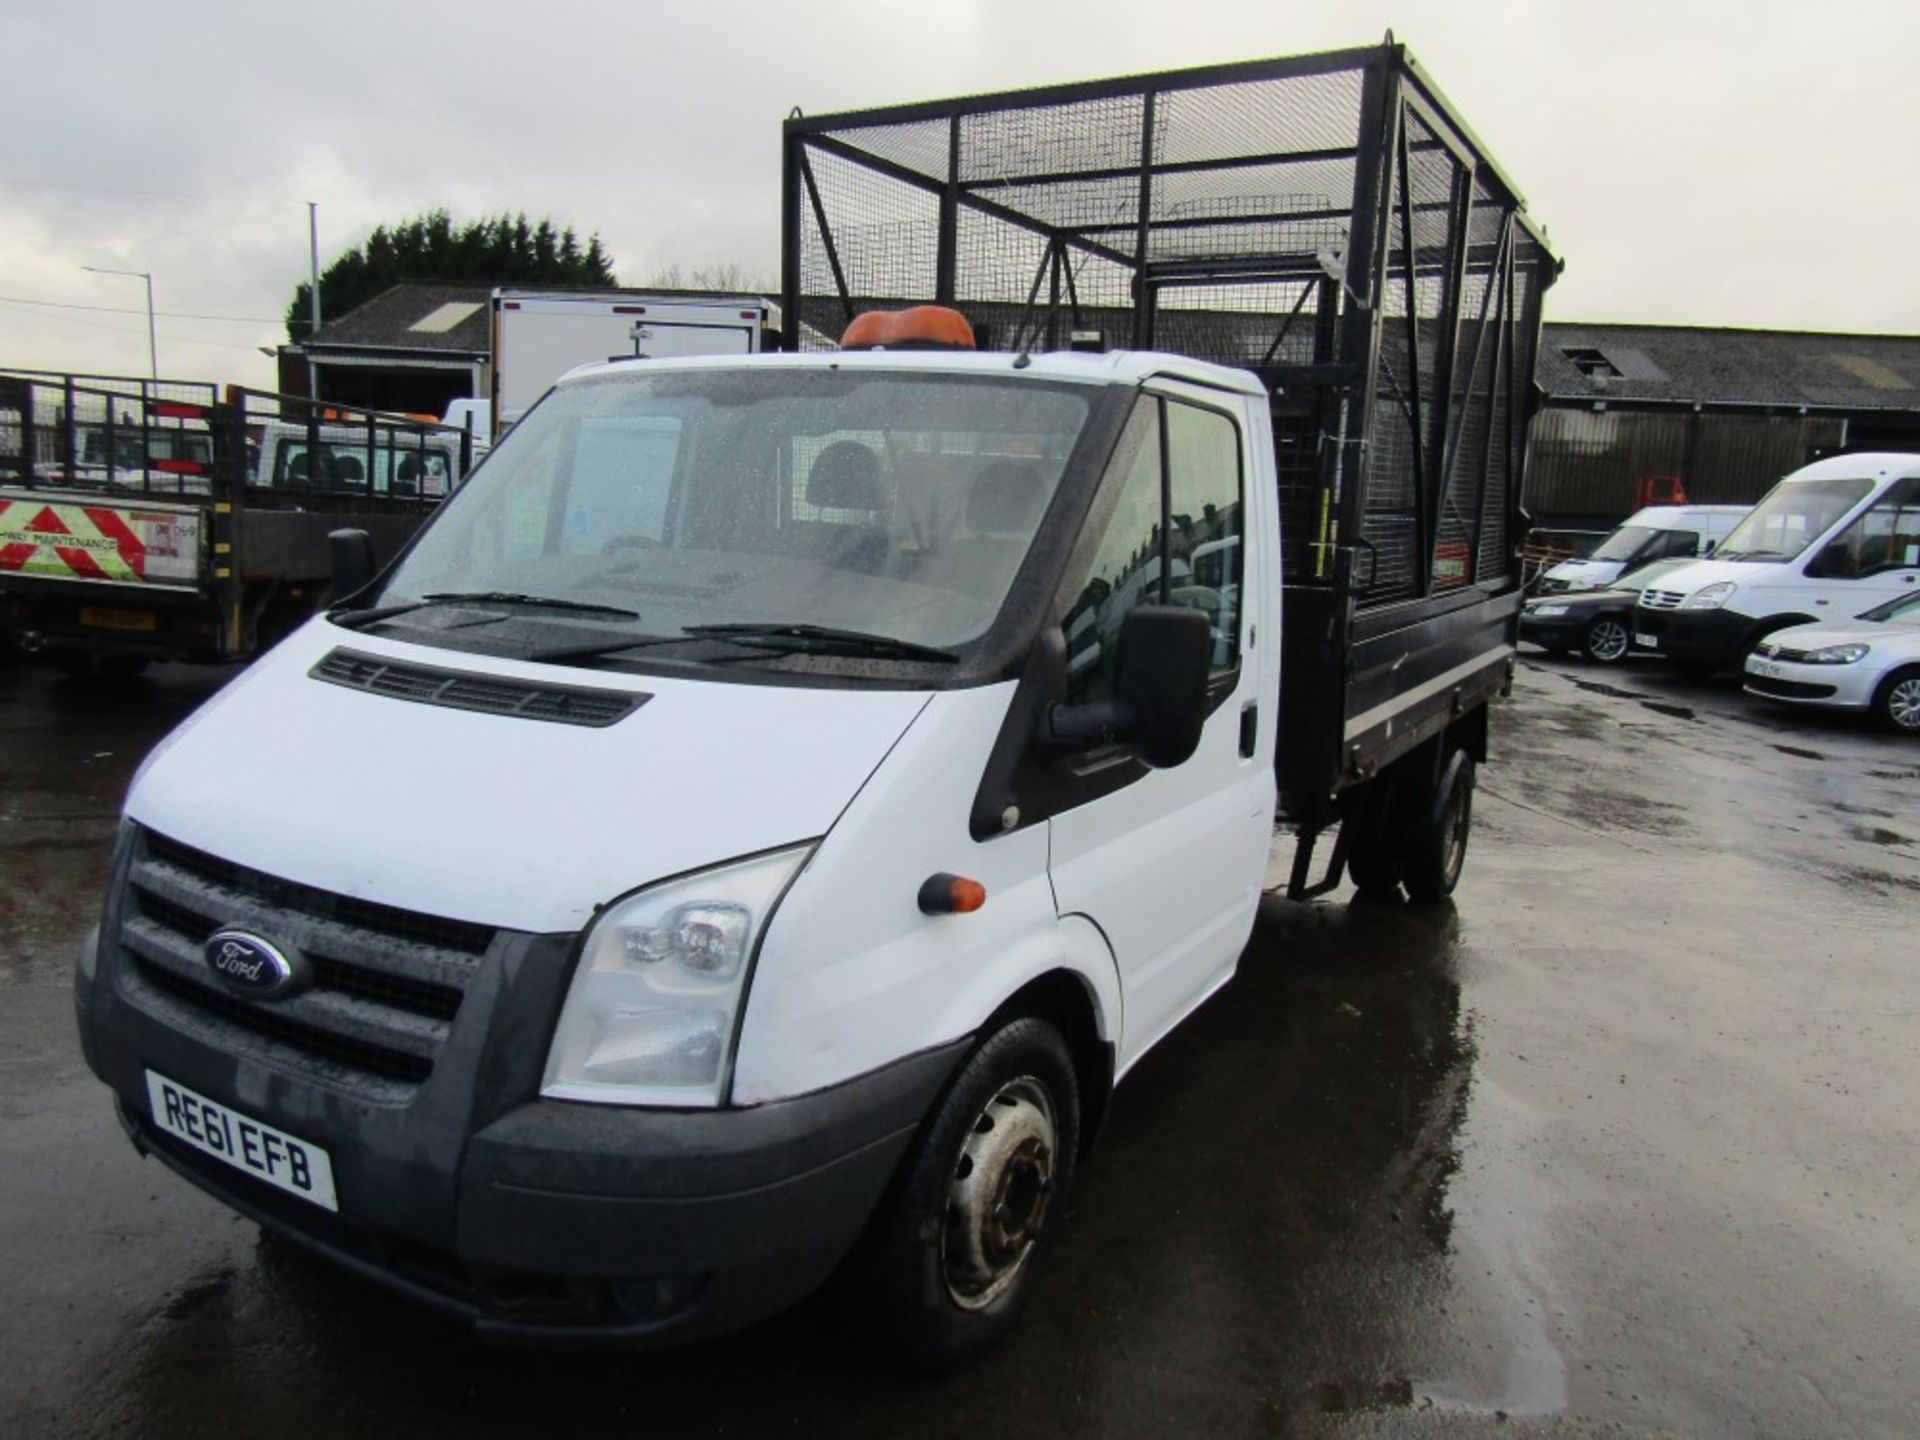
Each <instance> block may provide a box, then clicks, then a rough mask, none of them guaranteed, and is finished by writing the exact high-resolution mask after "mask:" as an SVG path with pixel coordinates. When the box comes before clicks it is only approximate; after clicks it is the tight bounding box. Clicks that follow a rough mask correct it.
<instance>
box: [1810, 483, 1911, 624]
mask: <svg viewBox="0 0 1920 1440" xmlns="http://www.w3.org/2000/svg"><path fill="white" fill-rule="evenodd" d="M1805 573H1806V575H1807V576H1808V578H1809V579H1812V580H1814V581H1815V582H1816V584H1817V587H1818V588H1817V590H1816V592H1815V598H1814V601H1813V604H1814V607H1815V610H1814V613H1815V614H1816V615H1817V616H1818V617H1819V618H1820V619H1821V620H1835V621H1838V620H1847V619H1851V618H1853V617H1854V616H1856V615H1858V614H1860V613H1861V612H1862V611H1863V610H1870V609H1872V608H1873V607H1874V606H1876V605H1883V604H1885V603H1886V602H1887V601H1889V600H1892V599H1894V598H1895V597H1897V596H1902V595H1912V594H1915V593H1917V592H1920V476H1909V477H1908V478H1906V479H1904V480H1900V481H1897V482H1896V483H1894V484H1892V485H1890V486H1888V487H1887V489H1886V491H1885V493H1883V494H1882V495H1881V496H1880V498H1879V499H1878V500H1875V501H1874V502H1873V504H1871V505H1869V506H1868V507H1867V508H1866V509H1865V510H1863V511H1861V512H1860V513H1859V514H1858V515H1856V516H1855V517H1854V518H1853V520H1852V521H1851V522H1850V523H1849V524H1848V525H1847V526H1846V527H1845V528H1844V529H1842V530H1841V531H1840V532H1839V533H1838V534H1837V535H1835V536H1834V537H1833V538H1832V539H1831V540H1829V541H1828V542H1827V543H1826V545H1825V546H1823V547H1822V548H1821V551H1820V553H1819V554H1818V555H1817V556H1816V557H1815V558H1814V560H1813V561H1812V562H1811V563H1809V564H1808V566H1807V567H1806V571H1805Z"/></svg>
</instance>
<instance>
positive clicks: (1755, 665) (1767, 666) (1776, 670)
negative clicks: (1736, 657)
mask: <svg viewBox="0 0 1920 1440" xmlns="http://www.w3.org/2000/svg"><path fill="white" fill-rule="evenodd" d="M1747 673H1748V674H1749V675H1770V676H1772V677H1774V678H1775V679H1778V678H1779V675H1780V667H1779V666H1778V665H1776V664H1774V663H1773V662H1772V661H1771V660H1749V661H1748V662H1747Z"/></svg>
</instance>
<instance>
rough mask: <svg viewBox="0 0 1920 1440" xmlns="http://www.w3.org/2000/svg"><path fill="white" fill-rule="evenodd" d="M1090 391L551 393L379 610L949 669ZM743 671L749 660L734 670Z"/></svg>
mask: <svg viewBox="0 0 1920 1440" xmlns="http://www.w3.org/2000/svg"><path fill="white" fill-rule="evenodd" d="M1090 406H1091V392H1090V391H1089V390H1087V389H1086V388H1085V387H1079V386H1070V385H1058V384H1048V383H1045V382H1038V381H1032V380H1023V381H1019V382H1012V381H1007V380H1001V379H997V378H995V379H989V378H979V379H976V378H974V377H971V376H963V375H955V374H942V375H930V374H924V373H902V372H898V371H881V370H877V369H843V368H835V369H798V368H794V367H784V366H765V367H743V368H735V369H713V370H684V371H672V370H668V371H658V372H652V373H636V372H633V371H626V372H623V373H620V374H615V375H608V376H605V377H597V378H595V379H592V380H587V381H580V382H576V383H574V384H572V385H568V386H566V387H563V388H562V389H559V390H557V391H555V392H553V393H552V394H551V395H550V396H548V398H547V399H546V400H544V401H542V402H541V404H540V405H539V406H538V407H536V408H535V409H534V410H533V411H531V412H529V414H528V415H527V417H526V419H525V420H523V421H522V422H521V423H520V424H519V425H518V426H516V427H515V428H514V430H513V432H512V434H511V435H509V436H508V437H507V438H506V439H505V440H503V441H502V443H501V444H500V445H499V446H498V447H497V448H496V449H495V451H494V452H493V454H492V456H491V457H490V458H489V460H488V462H487V464H486V465H485V466H483V467H481V468H480V469H479V470H478V471H476V472H475V474H474V478H473V479H472V480H471V481H470V482H469V483H468V484H467V485H466V486H465V487H463V488H462V489H461V490H460V491H459V492H458V493H457V494H456V495H455V496H454V498H453V499H452V500H451V501H449V502H448V505H447V507H446V509H445V510H444V511H443V513H442V514H441V515H440V516H439V517H438V518H437V519H436V520H435V521H434V522H433V524H432V525H431V526H430V527H429V528H428V530H427V531H426V532H425V533H424V534H423V535H422V536H421V537H420V540H419V542H418V544H417V545H416V546H415V547H414V549H413V551H412V552H411V553H410V554H409V555H408V556H407V557H406V559H405V560H404V561H403V562H402V563H401V565H400V566H399V567H398V568H397V569H396V571H395V572H394V574H393V577H392V579H391V581H390V583H389V584H388V586H387V589H386V591H385V593H384V594H383V596H382V603H383V604H388V605H391V604H396V603H398V604H405V603H408V602H410V601H415V600H426V599H431V598H433V597H435V596H443V595H448V594H460V595H478V594H482V593H489V594H494V595H501V594H511V595H518V596H537V597H541V598H542V599H543V600H545V601H561V602H570V603H572V604H573V605H575V606H579V605H590V606H598V607H601V612H602V613H601V614H600V615H598V616H597V617H596V616H592V615H588V614H585V613H584V612H583V613H582V614H581V615H580V616H579V618H577V619H576V618H574V617H572V616H569V615H566V614H564V613H561V611H560V610H559V609H558V608H556V607H553V606H549V607H548V609H549V610H551V611H552V612H553V613H551V614H548V613H544V612H543V614H542V617H541V618H542V619H543V620H545V621H548V622H550V623H557V624H575V625H591V626H592V627H593V633H592V635H591V636H590V637H584V636H583V638H592V639H594V640H602V639H604V640H607V641H609V642H610V643H612V642H617V641H618V639H619V638H620V636H619V635H618V634H617V633H615V634H610V633H609V631H608V628H607V627H608V625H609V623H610V622H609V618H608V614H607V612H608V611H609V610H617V611H620V612H625V613H624V616H621V617H617V620H616V623H618V625H619V628H620V629H621V630H624V631H627V632H630V633H631V635H632V636H633V638H634V639H635V640H636V641H638V640H642V639H651V640H654V641H658V640H659V639H660V638H663V637H664V638H667V639H672V638H675V637H681V636H685V635H688V634H690V633H696V632H704V633H705V634H709V635H710V634H713V633H715V631H716V629H717V627H765V626H780V627H786V628H787V629H789V630H791V629H793V628H794V627H826V628H830V629H832V630H834V631H837V632H850V633H855V634H858V635H865V636H879V637H885V638H886V639H888V640H893V641H900V642H904V643H906V644H909V645H915V646H924V647H935V648H938V649H941V650H950V649H952V648H953V647H956V646H959V645H963V644H965V643H966V642H968V641H971V640H974V639H977V638H978V637H979V636H981V635H982V634H983V633H984V632H985V631H986V629H987V628H988V626H989V625H991V624H992V623H993V620H994V617H995V616H996V615H997V614H998V613H999V610H1000V607H1001V604H1002V602H1003V601H1004V600H1005V599H1006V595H1007V591H1008V588H1009V587H1010V586H1011V584H1012V582H1013V577H1014V572H1015V571H1016V570H1017V569H1018V568H1019V565H1020V562H1021V560H1022V559H1023V558H1024V557H1025V555H1026V553H1027V548H1028V546H1029V544H1030V543H1031V541H1032V539H1033V535H1034V532H1035V530H1036V529H1037V528H1038V527H1039V524H1040V520H1041V517H1042V515H1044V513H1045V512H1046V509H1047V506H1048V504H1049V502H1050V501H1051V500H1052V498H1053V493H1054V490H1055V487H1056V486H1057V485H1058V483H1059V480H1060V475H1061V472H1062V470H1063V469H1064V468H1065V466H1066V461H1067V456H1068V454H1069V452H1070V451H1071V450H1072V448H1073V445H1074V442H1075V441H1076V440H1077V439H1078V437H1079V434H1080V431H1081V428H1082V426H1083V425H1084V424H1085V423H1086V419H1087V416H1088V414H1089V410H1090ZM736 658H737V657H736Z"/></svg>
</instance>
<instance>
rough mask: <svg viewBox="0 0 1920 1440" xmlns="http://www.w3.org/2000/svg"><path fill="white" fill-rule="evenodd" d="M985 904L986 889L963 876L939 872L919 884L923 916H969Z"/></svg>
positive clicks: (975, 881)
mask: <svg viewBox="0 0 1920 1440" xmlns="http://www.w3.org/2000/svg"><path fill="white" fill-rule="evenodd" d="M986 903H987V887H986V886H984V885H982V884H981V883H980V882H979V881H978V880H969V879H967V877H966V876H964V875H949V874H948V873H947V872H946V871H944V870H941V871H938V872H936V873H935V874H932V875H929V876H928V877H927V878H926V879H925V880H923V881H921V882H920V911H921V913H922V914H925V915H971V914H972V913H973V912H974V911H975V910H978V909H979V908H980V907H981V906H982V905H984V904H986Z"/></svg>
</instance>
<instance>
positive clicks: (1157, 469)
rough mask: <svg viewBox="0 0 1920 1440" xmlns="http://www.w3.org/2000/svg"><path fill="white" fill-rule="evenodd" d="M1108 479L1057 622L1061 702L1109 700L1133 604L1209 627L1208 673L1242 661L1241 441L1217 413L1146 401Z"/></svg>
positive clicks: (1227, 669)
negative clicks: (1062, 645)
mask: <svg viewBox="0 0 1920 1440" xmlns="http://www.w3.org/2000/svg"><path fill="white" fill-rule="evenodd" d="M1126 441H1127V446H1128V447H1130V449H1131V454H1130V455H1129V456H1128V458H1127V459H1126V460H1125V461H1124V462H1123V463H1124V467H1125V468H1124V470H1122V471H1120V472H1117V473H1116V474H1115V475H1111V476H1109V478H1108V481H1107V484H1108V485H1109V486H1112V487H1113V495H1112V499H1111V505H1112V509H1111V513H1109V514H1108V516H1107V518H1106V520H1105V522H1104V528H1103V529H1102V531H1101V535H1100V540H1099V543H1098V544H1097V545H1096V546H1095V547H1094V551H1093V555H1092V558H1091V559H1090V560H1089V562H1088V564H1087V569H1086V572H1085V575H1084V578H1082V579H1081V580H1080V583H1079V586H1078V588H1077V590H1076V591H1075V592H1074V599H1073V602H1072V604H1071V605H1070V606H1069V608H1068V610H1067V614H1066V619H1065V621H1064V622H1063V624H1064V627H1065V630H1066V638H1067V676H1068V700H1069V702H1070V703H1073V704H1080V703H1083V702H1086V701H1089V700H1098V699H1102V698H1104V697H1106V696H1107V695H1109V694H1110V693H1111V692H1112V682H1113V668H1114V660H1115V655H1116V646H1117V642H1118V640H1119V635H1120V625H1121V622H1122V621H1123V620H1124V619H1125V618H1126V614H1127V612H1128V611H1129V610H1131V609H1133V607H1134V606H1136V605H1184V606H1188V607H1191V608H1193V609H1197V610H1200V611H1202V612H1204V613H1205V614H1206V616H1207V619H1208V622H1209V624H1210V625H1211V626H1212V627H1213V635H1214V653H1213V670H1214V674H1215V675H1216V676H1222V675H1226V674H1230V673H1231V672H1233V671H1234V670H1235V669H1236V668H1237V667H1238V665H1239V662H1240V634H1239V630H1240V591H1241V577H1242V572H1243V569H1244V563H1245V562H1244V555H1243V551H1244V548H1245V547H1244V545H1243V543H1242V538H1243V533H1242V532H1243V523H1244V522H1243V514H1244V494H1243V482H1242V477H1241V467H1240V432H1239V429H1238V427H1237V426H1236V425H1235V424H1234V422H1233V421H1232V420H1231V419H1230V418H1229V417H1227V416H1226V415H1224V414H1222V413H1220V412H1219V411H1217V410H1208V409H1204V408H1202V407H1201V406H1198V405H1189V404H1186V403H1184V402H1182V401H1178V400H1170V399H1161V398H1158V397H1149V398H1147V399H1145V400H1143V401H1142V402H1141V404H1140V407H1139V408H1138V409H1137V410H1136V411H1135V412H1134V415H1133V419H1132V420H1131V422H1130V423H1129V426H1128V431H1127V437H1126Z"/></svg>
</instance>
